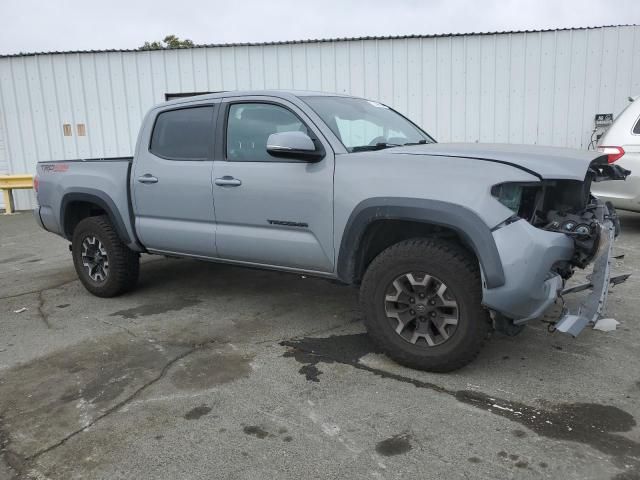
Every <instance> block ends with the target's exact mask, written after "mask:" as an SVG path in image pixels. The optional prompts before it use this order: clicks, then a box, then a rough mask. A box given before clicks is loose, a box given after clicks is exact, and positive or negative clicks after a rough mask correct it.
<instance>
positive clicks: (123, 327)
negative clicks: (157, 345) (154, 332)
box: [100, 320, 150, 340]
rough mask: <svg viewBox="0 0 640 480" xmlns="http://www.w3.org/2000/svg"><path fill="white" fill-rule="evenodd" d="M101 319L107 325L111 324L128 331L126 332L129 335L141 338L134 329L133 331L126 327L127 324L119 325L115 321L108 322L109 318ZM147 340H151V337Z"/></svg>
mask: <svg viewBox="0 0 640 480" xmlns="http://www.w3.org/2000/svg"><path fill="white" fill-rule="evenodd" d="M100 321H101V322H102V323H104V324H105V325H110V326H112V327H116V328H119V329H120V330H122V331H124V332H126V333H127V335H130V336H132V337H134V338H140V337H139V336H138V335H136V334H135V333H133V331H131V330H130V329H129V328H127V327H125V326H123V325H118V324H115V323H111V322H108V321H107V320H100ZM147 340H150V339H148V338H147Z"/></svg>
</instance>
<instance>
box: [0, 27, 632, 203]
mask: <svg viewBox="0 0 640 480" xmlns="http://www.w3.org/2000/svg"><path fill="white" fill-rule="evenodd" d="M262 88H286V89H292V88H293V89H305V90H322V91H328V92H342V93H350V94H354V95H359V96H365V97H368V98H371V99H375V100H378V101H380V102H382V103H386V104H388V105H390V106H393V107H394V108H396V109H397V110H399V111H400V112H402V113H404V114H406V115H407V116H409V117H410V118H412V119H414V120H415V121H417V123H419V124H421V125H422V126H423V127H424V128H425V129H426V130H427V131H428V132H430V133H431V134H432V135H434V136H435V138H436V139H437V140H438V141H466V142H475V141H480V142H509V143H536V144H545V145H559V146H567V147H578V148H587V146H588V144H589V138H590V134H591V132H592V130H593V122H594V115H595V114H596V113H614V114H615V113H618V112H619V111H620V110H621V109H622V108H623V107H624V105H625V104H626V102H627V97H629V96H630V95H638V94H640V26H635V25H631V26H607V27H593V28H576V29H564V30H545V31H526V32H500V33H482V34H475V33H474V34H468V35H435V36H418V35H416V36H405V37H384V38H374V37H371V38H352V39H336V40H317V41H300V42H282V43H265V44H234V45H210V46H202V47H195V48H189V49H178V50H158V51H137V50H113V51H90V52H51V53H34V54H21V55H11V56H4V57H0V174H1V173H6V172H8V173H15V174H18V173H33V172H34V170H35V164H36V162H37V161H38V160H50V159H72V158H78V157H85V158H88V157H103V156H104V157H110V156H128V155H132V154H133V148H134V146H135V142H136V136H137V132H138V126H139V125H140V123H141V120H142V118H143V115H144V114H145V111H146V110H147V109H148V108H149V107H151V106H152V105H154V104H156V103H158V102H162V101H164V100H165V98H166V96H167V95H173V94H180V93H195V92H212V91H220V90H236V89H262ZM16 199H17V206H18V208H30V207H31V206H32V205H33V195H32V193H31V192H28V191H20V192H18V194H17V195H16Z"/></svg>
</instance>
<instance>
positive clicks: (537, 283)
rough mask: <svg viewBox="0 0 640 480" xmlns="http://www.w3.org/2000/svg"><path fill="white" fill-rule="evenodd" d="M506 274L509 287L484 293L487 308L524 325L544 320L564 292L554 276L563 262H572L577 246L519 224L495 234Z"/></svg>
mask: <svg viewBox="0 0 640 480" xmlns="http://www.w3.org/2000/svg"><path fill="white" fill-rule="evenodd" d="M493 238H494V240H495V242H496V246H497V248H498V252H499V253H500V259H501V261H502V266H503V269H504V273H505V280H506V281H505V284H504V285H503V286H501V287H498V288H492V289H486V288H485V289H484V290H483V304H484V305H485V306H487V307H488V308H490V309H491V310H495V311H497V312H499V313H501V314H503V315H504V316H506V317H508V318H511V319H513V321H514V323H522V322H526V321H527V320H531V319H534V318H537V317H540V316H542V314H543V313H544V311H545V310H547V308H549V306H551V305H552V304H553V303H554V302H555V300H556V298H557V297H558V293H559V292H560V291H561V290H562V287H563V283H564V282H563V280H562V278H561V277H560V276H559V275H557V274H555V273H552V272H551V270H552V267H553V266H554V264H555V263H557V262H559V261H567V260H570V259H571V258H572V256H573V252H574V243H573V240H572V239H571V238H569V237H568V236H567V235H565V234H563V233H556V232H548V231H545V230H540V229H538V228H535V227H534V226H532V225H531V224H529V223H528V222H526V221H524V220H518V221H517V222H514V223H512V224H510V225H507V226H505V227H502V228H499V229H498V230H496V231H494V232H493Z"/></svg>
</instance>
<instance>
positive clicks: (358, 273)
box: [35, 91, 629, 371]
mask: <svg viewBox="0 0 640 480" xmlns="http://www.w3.org/2000/svg"><path fill="white" fill-rule="evenodd" d="M628 174H629V172H628V171H626V170H624V169H622V168H620V167H618V166H616V165H613V164H609V163H608V161H607V156H606V155H603V154H602V153H597V152H587V151H577V150H569V149H558V148H547V147H535V146H511V145H483V144H439V143H436V142H435V140H434V139H433V138H432V137H431V136H429V135H428V134H427V133H425V132H424V131H423V130H422V129H420V127H418V126H417V125H416V124H414V123H412V122H411V121H410V120H408V119H407V118H405V117H403V116H402V115H400V114H399V113H397V112H396V111H394V110H393V109H391V108H389V107H387V106H385V105H382V104H380V103H378V102H374V101H369V100H365V99H361V98H354V97H350V96H341V95H327V94H323V93H316V92H286V91H256V92H225V93H219V94H212V95H202V96H198V97H191V98H187V99H180V100H176V101H171V102H167V103H164V104H161V105H158V106H156V107H154V108H152V109H151V111H150V112H149V113H148V114H147V115H146V117H145V119H144V121H143V123H142V127H141V129H140V134H139V137H138V142H137V144H136V151H135V156H134V157H133V158H105V159H78V160H62V161H47V162H41V163H39V164H38V172H37V178H36V185H37V197H38V202H39V205H40V206H39V207H38V208H37V209H36V211H35V217H36V219H37V221H38V222H39V224H40V225H41V226H42V227H43V228H44V229H46V230H48V231H49V232H52V233H55V234H58V235H61V236H63V237H64V238H66V239H68V240H69V241H70V242H71V248H70V249H71V252H72V256H73V262H74V265H75V268H76V271H77V273H78V276H79V278H80V280H81V281H82V283H83V284H84V286H85V287H86V288H87V290H89V291H90V292H91V293H93V294H95V295H98V296H101V297H111V296H114V295H118V294H121V293H123V292H126V291H128V290H131V289H132V288H133V287H134V286H135V284H136V281H137V279H138V271H139V255H140V253H142V252H146V253H151V254H160V255H167V256H180V257H192V258H198V259H202V260H210V261H216V262H228V263H233V264H238V265H246V266H252V267H260V268H272V269H277V270H284V271H290V272H298V273H304V274H308V275H315V276H319V277H325V278H329V279H334V280H338V281H340V282H342V283H344V284H348V285H358V286H360V297H361V303H362V310H363V314H364V318H365V324H366V327H367V330H368V332H369V334H370V336H371V337H372V338H373V339H374V341H375V342H377V343H378V344H379V345H380V347H381V348H382V349H383V350H384V351H386V352H387V353H388V355H389V356H391V357H392V358H393V359H395V360H396V361H398V362H400V363H402V364H404V365H408V366H410V367H414V368H420V369H425V370H431V371H449V370H453V369H456V368H459V367H461V366H463V365H465V364H466V363H468V362H470V361H471V360H472V359H473V358H475V356H476V355H477V354H478V352H479V350H480V348H481V347H482V345H483V343H484V341H485V338H486V337H487V336H488V333H489V332H490V331H491V330H492V329H497V330H501V331H503V332H505V333H511V334H513V333H516V332H517V331H518V330H519V329H520V328H521V326H522V325H523V324H524V323H525V322H527V321H529V320H531V319H535V318H538V317H540V316H542V314H543V312H544V311H545V310H546V309H547V308H548V307H549V306H550V305H552V304H553V303H554V302H555V301H556V299H558V298H559V297H561V296H562V295H563V294H564V293H566V290H567V289H565V282H566V280H567V279H568V278H570V277H571V276H572V274H573V272H574V269H575V268H585V267H586V266H587V265H588V264H590V263H594V271H593V274H592V275H591V277H590V282H589V283H588V284H585V285H582V286H578V287H573V288H572V289H571V290H573V291H575V290H580V289H584V290H587V289H591V292H590V293H589V294H588V295H586V296H585V299H584V301H583V302H582V303H581V304H580V306H579V307H578V308H577V309H576V311H574V312H571V311H566V310H565V311H564V312H563V313H562V315H561V316H560V318H559V319H558V322H557V323H556V325H555V327H556V329H557V330H560V331H563V332H568V333H570V334H573V335H577V334H578V333H579V332H580V331H581V330H582V329H583V328H584V327H585V326H586V325H588V324H589V323H590V322H594V321H595V320H597V318H598V316H599V315H600V313H601V312H602V309H603V307H604V302H605V300H606V295H607V291H608V287H609V284H610V282H613V283H616V282H620V281H623V280H624V279H625V277H624V276H620V277H613V278H612V277H611V275H610V270H609V266H610V263H611V262H610V257H611V249H612V242H613V239H614V237H615V236H616V234H617V231H618V223H617V218H616V215H615V212H614V210H613V208H612V207H610V206H607V205H605V204H604V203H603V202H601V201H599V200H598V199H597V198H595V197H594V196H592V195H591V193H590V189H591V184H592V182H598V181H601V180H613V179H617V180H624V179H625V177H626V176H627V175H628Z"/></svg>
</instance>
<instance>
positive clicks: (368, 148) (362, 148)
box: [351, 142, 402, 152]
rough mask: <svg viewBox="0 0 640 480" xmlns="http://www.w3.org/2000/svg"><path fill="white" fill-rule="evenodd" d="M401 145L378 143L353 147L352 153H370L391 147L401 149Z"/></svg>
mask: <svg viewBox="0 0 640 480" xmlns="http://www.w3.org/2000/svg"><path fill="white" fill-rule="evenodd" d="M401 146H402V145H400V144H399V143H386V142H378V143H376V144H375V145H360V146H357V147H352V148H351V151H352V152H368V151H372V150H383V149H385V148H391V147H401Z"/></svg>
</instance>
